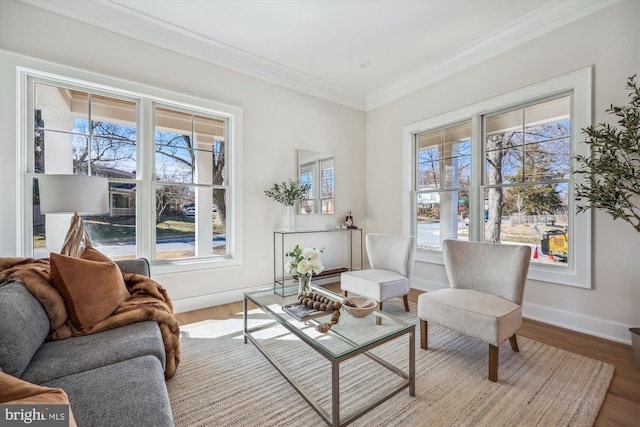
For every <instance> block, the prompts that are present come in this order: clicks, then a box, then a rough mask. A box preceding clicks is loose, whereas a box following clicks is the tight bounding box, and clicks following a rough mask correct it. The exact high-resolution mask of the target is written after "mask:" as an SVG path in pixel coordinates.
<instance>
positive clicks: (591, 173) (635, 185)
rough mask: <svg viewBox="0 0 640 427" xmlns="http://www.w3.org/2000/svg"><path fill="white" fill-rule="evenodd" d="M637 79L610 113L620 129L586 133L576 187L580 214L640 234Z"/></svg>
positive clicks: (638, 335)
mask: <svg viewBox="0 0 640 427" xmlns="http://www.w3.org/2000/svg"><path fill="white" fill-rule="evenodd" d="M635 78H636V76H635V75H634V76H631V77H629V79H628V80H627V86H626V89H627V90H629V91H630V93H629V101H628V103H627V104H626V105H622V106H614V105H613V104H612V105H611V106H610V107H609V108H608V109H607V110H606V112H607V113H609V114H612V115H614V116H616V117H617V124H618V126H617V127H614V126H611V125H609V124H607V123H601V124H598V125H596V126H589V127H587V128H586V129H582V131H583V133H585V134H586V135H587V138H586V140H585V142H586V143H587V144H589V146H590V148H591V154H590V155H588V156H580V155H578V156H576V157H575V158H576V160H577V161H578V162H579V168H578V169H577V170H575V171H574V173H576V174H580V175H583V177H584V182H582V183H579V184H577V185H576V188H575V194H576V201H577V202H578V205H577V211H578V212H583V211H586V210H588V209H589V208H596V209H601V210H604V211H605V212H607V213H608V214H609V215H611V216H612V217H613V218H614V219H622V220H624V221H627V222H628V223H630V224H631V226H632V227H633V228H634V229H635V230H636V231H637V232H638V233H640V89H639V88H638V86H637V85H636V81H635ZM629 331H630V332H631V343H632V345H633V351H634V357H635V361H636V367H638V368H639V369H640V328H630V329H629Z"/></svg>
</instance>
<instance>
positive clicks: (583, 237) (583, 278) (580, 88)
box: [401, 67, 593, 289]
mask: <svg viewBox="0 0 640 427" xmlns="http://www.w3.org/2000/svg"><path fill="white" fill-rule="evenodd" d="M592 81H593V79H592V67H587V68H583V69H581V70H578V71H575V72H572V73H568V74H565V75H562V76H559V77H556V78H553V79H550V80H547V81H544V82H541V83H537V84H534V85H531V86H527V87H525V88H522V89H518V90H515V91H513V92H509V93H506V94H503V95H499V96H496V97H494V98H490V99H487V100H484V101H480V102H477V103H475V104H472V105H469V106H465V107H462V108H459V109H457V110H454V111H450V112H446V113H443V114H440V115H437V116H434V117H431V118H427V119H424V120H420V121H418V122H415V123H411V124H409V125H406V126H403V128H402V135H403V137H402V138H403V141H402V160H403V161H402V169H403V170H402V186H403V187H402V195H403V196H402V213H401V214H402V231H403V233H405V234H415V232H416V230H415V218H416V207H415V203H413V176H414V157H415V153H414V140H415V135H416V134H418V133H422V132H426V131H429V130H431V129H435V128H439V127H440V128H442V127H445V126H449V125H452V124H455V123H459V122H462V121H464V120H469V119H470V120H471V139H472V141H481V140H482V117H483V116H484V115H487V114H493V113H494V112H495V111H499V110H502V109H505V108H509V107H510V106H517V105H524V104H526V103H528V102H530V101H532V100H536V99H545V98H549V97H553V96H557V95H561V94H563V93H564V94H566V93H571V114H572V120H571V142H572V144H571V168H572V170H574V169H575V159H574V157H575V156H576V155H577V154H583V155H584V154H587V155H588V153H589V147H588V145H587V144H586V143H585V142H584V141H583V140H580V139H579V138H580V135H581V129H583V128H585V127H587V126H589V125H590V124H591V123H592V93H591V91H592ZM482 151H483V150H475V151H474V152H473V153H472V165H473V166H472V184H471V186H470V189H469V191H470V193H472V194H480V193H479V192H480V188H481V186H482V172H483V167H482V166H481V165H482V164H483V163H482V160H483V159H482V153H481V152H482ZM582 179H584V178H582V177H581V176H576V175H572V176H571V180H570V184H569V212H570V213H569V225H570V229H571V230H574V232H573V235H574V236H573V246H572V247H573V248H574V250H573V260H574V262H573V265H569V266H568V267H567V268H564V267H563V268H562V270H560V268H558V267H554V266H545V265H543V264H538V263H535V262H532V263H531V265H530V268H529V275H528V278H529V279H532V280H538V281H542V282H549V283H554V284H560V285H568V286H574V287H580V288H586V289H591V288H592V282H591V279H592V277H591V270H592V266H591V252H592V251H591V232H592V230H591V212H590V211H586V212H583V213H580V214H579V215H576V213H575V196H574V187H575V184H576V183H577V182H580V181H581V180H582ZM481 203H482V200H481V198H480V197H474V201H473V204H472V205H471V206H470V209H472V211H473V212H478V211H479V209H482V205H481ZM474 228H475V230H471V232H470V235H469V239H470V240H479V239H480V237H481V231H480V230H478V227H474ZM415 259H416V261H418V262H426V263H431V264H439V265H442V264H444V261H443V258H442V252H441V251H436V250H428V249H419V250H418V251H416V257H415Z"/></svg>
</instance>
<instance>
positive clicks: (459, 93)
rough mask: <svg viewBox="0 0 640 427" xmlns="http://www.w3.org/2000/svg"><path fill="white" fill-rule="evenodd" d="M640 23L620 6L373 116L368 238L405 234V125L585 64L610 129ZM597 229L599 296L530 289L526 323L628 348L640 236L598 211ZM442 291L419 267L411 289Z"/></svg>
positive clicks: (638, 294)
mask: <svg viewBox="0 0 640 427" xmlns="http://www.w3.org/2000/svg"><path fill="white" fill-rule="evenodd" d="M638 22H640V3H638V2H622V3H619V4H616V5H614V6H611V7H608V8H606V9H604V10H602V11H600V12H597V13H596V14H593V15H590V16H587V17H585V18H583V19H581V20H579V21H576V22H574V23H572V24H569V25H568V26H566V27H563V28H560V29H558V30H556V31H553V32H551V33H548V34H546V35H544V36H542V37H540V38H538V39H536V40H533V41H531V42H528V43H526V44H524V45H522V46H519V47H518V48H516V49H513V50H511V51H508V52H506V53H504V54H500V55H497V56H495V57H494V58H491V59H490V60H487V61H485V62H483V63H480V64H478V65H476V66H473V67H471V68H469V69H467V70H464V71H462V72H459V73H457V74H455V75H453V76H451V77H449V78H447V79H445V80H442V81H439V82H437V83H435V84H433V85H431V86H429V87H426V88H423V89H421V90H419V91H416V92H414V93H412V94H410V95H408V96H405V97H404V98H402V99H399V100H397V101H395V102H393V103H390V104H387V105H385V106H382V107H380V108H377V109H375V110H374V111H370V112H369V113H368V114H367V180H366V182H367V199H366V200H367V231H371V232H396V233H399V232H401V231H402V230H401V223H402V218H401V217H399V209H398V207H399V205H400V203H401V202H400V200H401V192H402V191H405V189H404V188H403V185H402V182H401V181H400V179H401V173H400V172H401V167H402V163H401V162H402V160H401V143H402V139H401V138H402V134H401V128H402V126H404V125H407V124H410V123H413V122H417V121H419V120H423V119H426V118H429V117H432V116H435V115H438V114H442V113H444V112H447V111H451V110H454V109H457V108H460V107H463V106H466V105H470V104H473V103H475V102H478V101H481V100H485V99H488V98H491V97H494V96H497V95H501V94H504V93H507V92H510V91H513V90H516V89H520V88H523V87H526V86H529V85H532V84H535V83H538V82H541V81H545V80H548V79H550V78H553V77H557V76H560V75H563V74H566V73H568V72H571V71H575V70H578V69H582V68H585V67H588V66H593V70H594V91H593V98H594V106H593V107H594V108H593V111H594V112H595V113H594V114H595V117H594V118H595V120H596V121H597V122H598V123H601V122H603V121H608V120H610V118H609V116H608V115H607V114H605V113H604V110H605V109H606V108H608V107H609V105H610V104H611V103H614V104H622V103H625V102H626V96H627V94H628V92H627V91H625V90H624V85H625V83H626V80H627V77H629V76H630V75H633V74H636V73H638V72H639V71H640V67H639V64H640V34H639V29H638ZM390 145H392V146H393V148H394V149H390ZM389 169H390V170H389ZM379 170H389V173H385V174H379V173H378V172H377V171H379ZM373 206H375V209H373ZM593 230H594V232H593V265H594V268H593V277H594V281H593V289H591V290H586V289H578V288H573V287H569V286H561V285H555V284H551V283H542V282H533V281H529V282H528V283H527V287H526V291H525V310H524V311H525V316H528V317H531V318H536V319H540V320H542V321H545V322H550V323H554V324H559V325H561V326H565V327H569V328H571V329H576V330H583V331H586V332H588V333H591V334H595V335H599V336H603V337H607V338H610V339H614V340H618V341H624V342H628V341H629V340H630V338H629V333H628V331H627V329H628V327H629V326H638V325H640V234H638V233H637V232H635V231H634V230H633V229H632V228H631V226H630V225H629V224H627V223H625V222H621V221H616V222H614V221H612V220H611V219H610V217H609V216H607V215H606V214H603V213H600V212H598V213H596V214H595V215H594V220H593ZM444 284H446V276H445V273H444V268H443V267H442V266H440V265H434V264H428V263H421V262H418V263H417V265H416V267H415V269H414V281H413V285H412V286H414V287H418V288H423V289H429V288H437V287H441V286H444Z"/></svg>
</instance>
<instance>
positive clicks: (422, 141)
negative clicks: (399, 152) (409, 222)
mask: <svg viewBox="0 0 640 427" xmlns="http://www.w3.org/2000/svg"><path fill="white" fill-rule="evenodd" d="M415 141H416V142H415V161H416V165H415V172H416V173H415V206H416V208H415V212H416V226H415V227H416V228H415V229H416V240H417V245H418V247H420V248H431V249H439V248H440V244H441V242H442V240H444V239H458V238H467V237H468V236H467V235H466V234H465V233H464V230H461V228H462V227H463V225H464V219H465V218H466V216H465V212H467V210H466V208H465V206H466V203H467V201H468V200H469V186H470V185H471V122H470V121H467V122H465V123H462V124H457V125H452V126H447V127H445V128H443V129H435V130H430V131H427V132H422V133H419V134H417V135H416V137H415Z"/></svg>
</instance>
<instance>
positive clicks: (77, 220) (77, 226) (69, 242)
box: [60, 212, 91, 258]
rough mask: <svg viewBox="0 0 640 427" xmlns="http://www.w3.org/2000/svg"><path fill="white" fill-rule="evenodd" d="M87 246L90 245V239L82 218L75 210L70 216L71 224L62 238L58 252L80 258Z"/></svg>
mask: <svg viewBox="0 0 640 427" xmlns="http://www.w3.org/2000/svg"><path fill="white" fill-rule="evenodd" d="M87 246H91V239H90V238H89V234H88V233H87V230H85V228H84V222H83V221H82V218H81V217H80V215H78V212H75V213H74V214H73V218H71V226H70V227H69V231H67V236H66V237H65V238H64V245H62V250H60V254H62V255H67V256H71V257H75V258H80V255H82V252H83V251H84V249H85V248H86V247H87Z"/></svg>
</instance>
